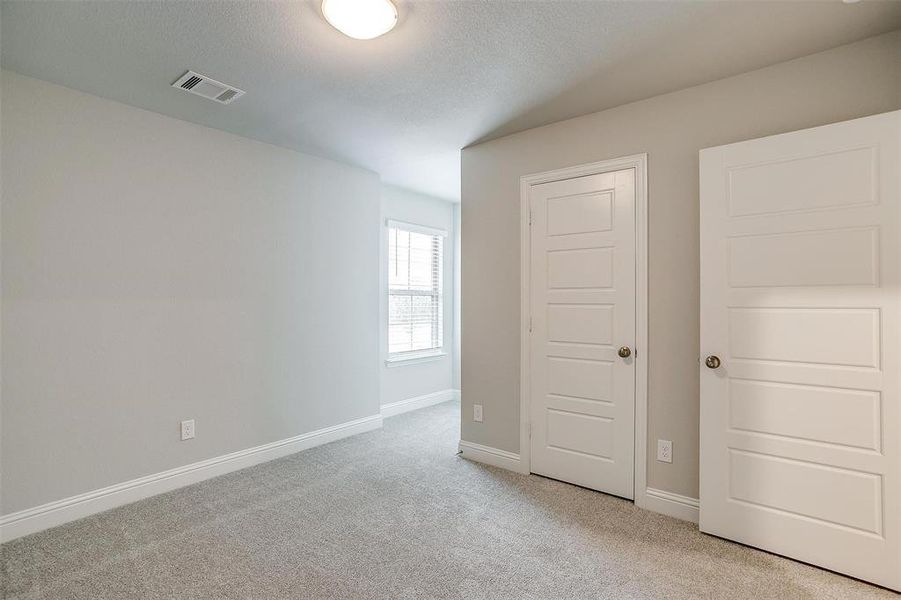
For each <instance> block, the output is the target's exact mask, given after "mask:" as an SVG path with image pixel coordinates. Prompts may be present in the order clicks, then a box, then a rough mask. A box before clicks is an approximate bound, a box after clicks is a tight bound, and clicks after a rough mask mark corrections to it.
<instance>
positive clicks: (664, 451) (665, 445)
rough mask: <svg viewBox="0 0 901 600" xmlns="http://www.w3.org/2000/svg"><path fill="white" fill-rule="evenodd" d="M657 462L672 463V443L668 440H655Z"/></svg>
mask: <svg viewBox="0 0 901 600" xmlns="http://www.w3.org/2000/svg"><path fill="white" fill-rule="evenodd" d="M657 460H659V461H660V462H665V463H671V462H673V443H672V442H671V441H669V440H657Z"/></svg>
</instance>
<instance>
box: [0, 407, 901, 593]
mask: <svg viewBox="0 0 901 600" xmlns="http://www.w3.org/2000/svg"><path fill="white" fill-rule="evenodd" d="M459 411H460V408H459V404H458V403H457V402H448V403H444V404H441V405H438V406H434V407H431V408H427V409H423V410H420V411H416V412H412V413H407V414H405V415H400V416H397V417H393V418H391V419H388V420H386V422H385V427H384V428H383V429H381V430H379V431H374V432H371V433H366V434H362V435H358V436H355V437H353V438H348V439H345V440H341V441H338V442H334V443H331V444H328V445H326V446H321V447H318V448H314V449H311V450H307V451H305V452H301V453H299V454H295V455H292V456H289V457H286V458H283V459H280V460H276V461H273V462H269V463H266V464H263V465H258V466H256V467H252V468H249V469H245V470H243V471H238V472H235V473H232V474H229V475H225V476H222V477H219V478H216V479H212V480H209V481H206V482H203V483H200V484H197V485H193V486H190V487H187V488H183V489H181V490H177V491H175V492H171V493H168V494H164V495H161V496H157V497H154V498H150V499H147V500H143V501H141V502H137V503H134V504H131V505H128V506H124V507H121V508H118V509H115V510H112V511H109V512H106V513H103V514H99V515H95V516H93V517H89V518H86V519H83V520H80V521H77V522H74V523H70V524H68V525H64V526H62V527H57V528H55V529H52V530H49V531H45V532H42V533H38V534H35V535H32V536H29V537H26V538H22V539H19V540H14V541H12V542H9V543H7V544H4V545H3V546H2V547H0V550H2V565H0V566H2V571H0V575H2V590H3V597H4V598H85V599H91V600H100V599H104V598H116V599H119V598H122V599H124V598H167V599H169V598H192V599H194V598H196V599H200V598H216V599H219V598H223V599H225V598H229V599H230V598H273V599H280V598H342V599H355V598H399V599H406V598H516V599H549V598H578V599H583V598H610V599H614V598H615V599H629V598H635V599H638V598H642V599H649V598H666V599H668V600H678V599H682V598H685V599H689V598H690V599H697V598H755V599H767V598H772V599H777V598H778V599H780V600H786V599H794V598H803V599H814V598H816V599H821V598H834V599H836V600H838V599H841V600H849V599H852V598H853V599H857V598H861V599H868V598H897V596H896V595H895V594H893V593H891V592H889V591H887V590H884V589H880V588H877V587H873V586H869V585H867V584H864V583H862V582H859V581H855V580H853V579H848V578H845V577H842V576H839V575H836V574H834V573H830V572H827V571H823V570H820V569H817V568H814V567H811V566H808V565H804V564H800V563H797V562H793V561H790V560H786V559H783V558H779V557H776V556H773V555H770V554H767V553H764V552H760V551H757V550H753V549H751V548H747V547H745V546H741V545H738V544H734V543H731V542H727V541H724V540H721V539H718V538H714V537H710V536H706V535H704V534H701V533H699V532H698V530H697V528H696V526H695V525H693V524H691V523H686V522H682V521H678V520H676V519H672V518H669V517H665V516H662V515H658V514H654V513H651V512H647V511H643V510H640V509H638V508H636V507H635V506H634V505H633V504H632V503H630V502H627V501H625V500H620V499H618V498H614V497H611V496H607V495H604V494H599V493H596V492H591V491H589V490H585V489H582V488H579V487H575V486H571V485H567V484H564V483H559V482H556V481H552V480H550V479H544V478H542V477H537V476H523V475H517V474H515V473H510V472H507V471H503V470H501V469H495V468H492V467H487V466H484V465H480V464H477V463H472V462H469V461H467V460H464V459H462V458H460V457H459V456H457V455H456V446H457V440H458V436H459V431H460V423H459Z"/></svg>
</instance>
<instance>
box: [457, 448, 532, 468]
mask: <svg viewBox="0 0 901 600" xmlns="http://www.w3.org/2000/svg"><path fill="white" fill-rule="evenodd" d="M459 448H460V452H462V453H463V458H468V459H469V460H474V461H476V462H480V463H485V464H486V465H492V466H495V467H500V468H501V469H507V470H508V471H515V472H517V473H525V474H526V475H528V472H527V470H526V469H525V468H524V467H523V465H522V461H521V460H520V458H519V454H514V453H513V452H507V451H506V450H499V449H497V448H492V447H491V446H483V445H482V444H476V443H474V442H467V441H465V440H460V446H459Z"/></svg>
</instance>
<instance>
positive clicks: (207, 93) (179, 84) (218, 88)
mask: <svg viewBox="0 0 901 600" xmlns="http://www.w3.org/2000/svg"><path fill="white" fill-rule="evenodd" d="M172 87H174V88H178V89H180V90H184V91H186V92H191V93H192V94H197V95H198V96H203V97H204V98H206V99H207V100H214V101H216V102H218V103H219V104H231V103H232V102H234V101H235V100H237V99H238V98H240V97H241V96H243V95H244V90H239V89H238V88H236V87H234V86H231V85H226V84H224V83H221V82H219V81H216V80H215V79H210V78H209V77H207V76H206V75H201V74H200V73H195V72H194V71H188V72H187V73H185V74H184V75H182V76H181V77H179V78H178V81H176V82H175V83H173V84H172Z"/></svg>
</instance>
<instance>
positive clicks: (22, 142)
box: [0, 72, 450, 513]
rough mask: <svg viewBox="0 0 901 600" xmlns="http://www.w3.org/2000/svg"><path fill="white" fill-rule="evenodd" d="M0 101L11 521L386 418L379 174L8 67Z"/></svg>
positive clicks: (5, 463)
mask: <svg viewBox="0 0 901 600" xmlns="http://www.w3.org/2000/svg"><path fill="white" fill-rule="evenodd" d="M198 101H199V100H198ZM2 106H3V114H2V131H3V139H2V154H3V163H2V185H3V189H2V191H3V220H2V286H3V298H2V331H3V339H2V372H3V383H2V397H3V404H2V448H0V450H2V473H3V489H2V494H3V495H2V499H0V501H2V512H3V513H10V512H15V511H18V510H20V509H24V508H27V507H32V506H35V505H38V504H41V503H45V502H48V501H52V500H57V499H60V498H63V497H67V496H70V495H73V494H78V493H81V492H86V491H89V490H93V489H96V488H99V487H102V486H106V485H110V484H114V483H118V482H122V481H125V480H129V479H132V478H135V477H139V476H142V475H147V474H150V473H155V472H159V471H162V470H165V469H169V468H173V467H176V466H179V465H184V464H188V463H191V462H194V461H198V460H202V459H206V458H210V457H213V456H218V455H221V454H225V453H228V452H232V451H235V450H240V449H244V448H248V447H252V446H255V445H259V444H263V443H266V442H271V441H274V440H279V439H283V438H287V437H290V436H294V435H298V434H300V433H304V432H308V431H312V430H316V429H319V428H322V427H326V426H329V425H334V424H337V423H341V422H346V421H349V420H352V419H357V418H360V417H366V416H370V415H374V414H377V413H378V412H379V398H378V392H377V391H376V390H377V389H378V385H379V380H378V379H379V367H378V362H377V361H376V360H374V357H376V356H378V340H379V334H378V329H379V314H378V310H379V307H378V303H377V302H375V301H374V298H375V297H376V296H377V294H378V291H379V276H378V273H379V265H378V252H377V251H376V248H377V247H378V243H379V228H378V227H377V223H378V220H379V203H380V183H379V178H378V176H377V175H376V174H374V173H371V172H368V171H363V170H360V169H354V168H350V167H347V166H342V165H340V164H337V163H334V162H330V161H327V160H320V159H317V158H313V157H310V156H306V155H303V154H298V153H296V152H292V151H288V150H284V149H280V148H276V147H274V146H270V145H267V144H263V143H259V142H253V141H250V140H247V139H243V138H240V137H236V136H234V135H231V134H226V133H223V132H220V131H215V130H212V129H207V128H204V127H200V126H197V125H192V124H189V123H186V122H182V121H177V120H175V119H171V118H168V117H164V116H161V115H158V114H154V113H150V112H146V111H143V110H139V109H136V108H131V107H128V106H125V105H122V104H117V103H115V102H111V101H107V100H103V99H100V98H97V97H94V96H90V95H86V94H82V93H79V92H75V91H72V90H68V89H65V88H62V87H58V86H55V85H51V84H48V83H44V82H40V81H37V80H34V79H29V78H25V77H21V76H18V75H15V74H12V73H8V72H4V73H3V79H2ZM210 110H227V109H225V108H223V107H216V106H215V105H210ZM448 214H450V213H449V212H448ZM189 418H194V419H196V422H197V439H195V440H193V441H188V442H181V441H179V421H180V420H182V419H189Z"/></svg>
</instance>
